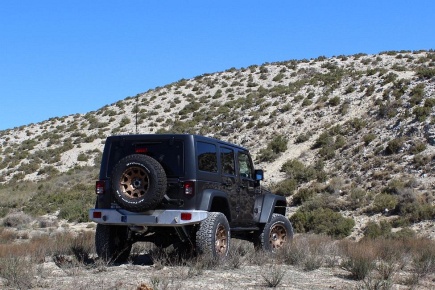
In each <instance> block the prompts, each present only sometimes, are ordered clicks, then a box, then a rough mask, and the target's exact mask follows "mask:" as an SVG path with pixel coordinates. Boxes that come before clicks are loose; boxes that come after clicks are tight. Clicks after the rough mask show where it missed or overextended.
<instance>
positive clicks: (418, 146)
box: [409, 141, 426, 154]
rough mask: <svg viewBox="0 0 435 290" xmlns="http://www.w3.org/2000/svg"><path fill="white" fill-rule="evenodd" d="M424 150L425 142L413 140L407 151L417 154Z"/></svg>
mask: <svg viewBox="0 0 435 290" xmlns="http://www.w3.org/2000/svg"><path fill="white" fill-rule="evenodd" d="M424 150H426V143H424V142H421V141H415V142H414V144H413V145H412V146H411V148H410V149H409V152H410V153H412V154H418V153H421V152H423V151H424Z"/></svg>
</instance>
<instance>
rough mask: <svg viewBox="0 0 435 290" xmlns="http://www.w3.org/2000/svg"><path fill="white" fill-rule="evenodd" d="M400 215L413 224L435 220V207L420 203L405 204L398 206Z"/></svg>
mask: <svg viewBox="0 0 435 290" xmlns="http://www.w3.org/2000/svg"><path fill="white" fill-rule="evenodd" d="M397 207H398V212H399V214H400V215H401V216H402V217H403V218H405V219H406V220H408V221H409V222H411V223H416V222H420V221H423V220H432V219H433V218H435V207H434V206H433V205H431V204H428V203H420V202H418V201H411V202H403V203H400V204H399V205H398V206H397Z"/></svg>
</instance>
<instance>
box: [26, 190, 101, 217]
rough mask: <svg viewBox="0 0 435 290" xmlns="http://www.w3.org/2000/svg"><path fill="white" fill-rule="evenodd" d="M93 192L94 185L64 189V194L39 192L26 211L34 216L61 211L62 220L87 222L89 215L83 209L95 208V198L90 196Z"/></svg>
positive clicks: (27, 205)
mask: <svg viewBox="0 0 435 290" xmlns="http://www.w3.org/2000/svg"><path fill="white" fill-rule="evenodd" d="M93 190H94V185H92V184H90V185H87V184H86V185H85V184H76V185H74V186H73V187H72V188H69V189H64V190H63V192H62V194H60V193H58V192H57V191H51V190H48V191H43V192H39V193H38V194H37V195H35V196H33V197H32V198H31V199H30V201H29V202H28V203H27V204H26V207H25V208H24V211H25V212H26V213H30V214H32V215H43V214H47V213H52V212H55V211H56V210H60V212H59V217H60V218H64V219H67V220H68V221H75V222H86V221H88V215H87V212H86V211H85V210H83V209H84V208H92V207H93V205H94V202H95V197H94V196H93V195H92V194H89V192H92V191H93Z"/></svg>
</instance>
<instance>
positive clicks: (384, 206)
mask: <svg viewBox="0 0 435 290" xmlns="http://www.w3.org/2000/svg"><path fill="white" fill-rule="evenodd" d="M398 203H399V201H398V198H397V196H395V195H391V194H388V193H380V194H378V195H376V197H375V199H374V201H373V206H372V209H373V211H374V212H380V213H382V212H385V210H388V211H391V210H394V209H395V208H396V206H397V205H398Z"/></svg>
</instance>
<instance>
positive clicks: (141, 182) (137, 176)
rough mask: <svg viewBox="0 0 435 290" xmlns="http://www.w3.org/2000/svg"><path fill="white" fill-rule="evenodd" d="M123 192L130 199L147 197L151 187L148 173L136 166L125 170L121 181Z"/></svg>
mask: <svg viewBox="0 0 435 290" xmlns="http://www.w3.org/2000/svg"><path fill="white" fill-rule="evenodd" d="M119 183H120V185H121V190H122V192H123V193H124V194H125V195H127V196H129V197H130V198H137V197H141V196H143V195H145V194H146V193H147V191H148V187H149V176H148V173H147V172H146V171H145V170H144V169H143V168H141V167H138V166H134V167H130V168H128V169H127V170H125V171H124V172H123V173H122V175H121V180H120V181H119Z"/></svg>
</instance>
